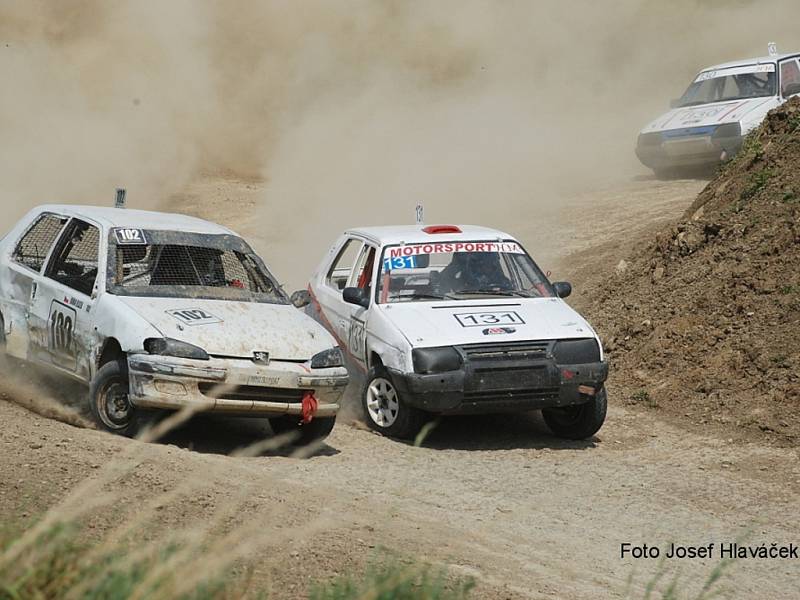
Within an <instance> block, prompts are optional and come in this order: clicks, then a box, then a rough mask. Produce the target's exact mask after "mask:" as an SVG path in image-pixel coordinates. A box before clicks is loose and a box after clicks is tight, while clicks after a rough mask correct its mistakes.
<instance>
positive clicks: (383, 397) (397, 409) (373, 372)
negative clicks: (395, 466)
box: [361, 367, 425, 439]
mask: <svg viewBox="0 0 800 600" xmlns="http://www.w3.org/2000/svg"><path fill="white" fill-rule="evenodd" d="M361 404H362V406H363V408H364V414H365V416H366V419H367V425H369V426H370V428H372V429H374V430H375V431H379V432H380V433H382V434H384V435H388V436H391V437H396V438H400V439H412V438H414V436H416V435H417V433H419V430H420V429H421V428H422V425H423V424H424V422H425V413H424V412H423V411H421V410H419V409H418V408H414V407H413V406H409V405H408V404H406V403H405V402H404V401H403V399H402V397H401V396H400V392H399V391H398V390H397V388H396V387H395V385H394V382H393V381H392V378H391V376H390V375H389V373H388V372H387V371H386V369H384V368H382V367H373V368H372V369H370V371H369V373H368V374H367V382H366V385H365V386H364V390H363V392H362V394H361Z"/></svg>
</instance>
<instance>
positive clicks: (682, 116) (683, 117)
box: [641, 97, 775, 133]
mask: <svg viewBox="0 0 800 600" xmlns="http://www.w3.org/2000/svg"><path fill="white" fill-rule="evenodd" d="M774 101H775V98H773V97H769V98H750V99H747V100H734V101H731V102H715V103H713V104H703V105H702V106H687V107H685V108H674V109H672V110H671V111H669V112H667V113H665V114H663V115H661V116H660V117H659V118H657V119H656V120H654V121H653V122H652V123H650V124H648V125H647V127H645V128H644V129H642V131H641V132H642V133H651V132H653V131H672V130H674V129H685V128H700V127H712V126H714V127H716V126H718V125H722V124H723V123H736V122H739V121H741V120H742V119H743V118H744V117H745V116H747V114H748V113H750V112H752V111H754V110H756V109H757V108H759V107H761V106H765V105H766V104H767V103H769V102H774ZM687 133H690V132H687ZM709 133H711V131H709Z"/></svg>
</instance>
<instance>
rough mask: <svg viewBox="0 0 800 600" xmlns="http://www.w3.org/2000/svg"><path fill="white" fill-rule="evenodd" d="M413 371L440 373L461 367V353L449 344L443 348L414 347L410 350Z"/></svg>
mask: <svg viewBox="0 0 800 600" xmlns="http://www.w3.org/2000/svg"><path fill="white" fill-rule="evenodd" d="M411 358H412V360H413V361H414V372H415V373H442V372H443V371H455V370H456V369H458V368H460V367H461V355H460V354H459V353H458V350H456V349H455V348H453V347H451V346H445V347H443V348H414V350H412V351H411Z"/></svg>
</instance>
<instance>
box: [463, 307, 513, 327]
mask: <svg viewBox="0 0 800 600" xmlns="http://www.w3.org/2000/svg"><path fill="white" fill-rule="evenodd" d="M453 316H454V317H455V318H456V320H457V321H458V322H459V323H460V324H461V326H462V327H486V326H487V325H495V326H498V327H499V326H501V325H524V324H525V321H523V320H522V317H520V316H519V315H518V314H517V313H516V312H515V311H513V310H506V311H502V312H472V313H456V314H454V315H453Z"/></svg>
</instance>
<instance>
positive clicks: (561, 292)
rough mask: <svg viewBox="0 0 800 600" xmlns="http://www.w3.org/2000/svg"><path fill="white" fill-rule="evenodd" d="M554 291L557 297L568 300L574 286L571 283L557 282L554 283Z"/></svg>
mask: <svg viewBox="0 0 800 600" xmlns="http://www.w3.org/2000/svg"><path fill="white" fill-rule="evenodd" d="M553 289H554V290H555V291H556V296H558V297H559V298H566V297H567V296H569V295H570V294H571V293H572V284H571V283H570V282H569V281H556V282H555V283H553Z"/></svg>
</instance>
